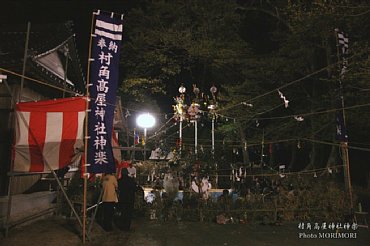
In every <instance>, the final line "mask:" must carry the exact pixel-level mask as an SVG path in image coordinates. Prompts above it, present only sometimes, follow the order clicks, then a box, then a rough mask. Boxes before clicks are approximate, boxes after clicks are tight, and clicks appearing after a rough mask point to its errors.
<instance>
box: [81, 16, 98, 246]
mask: <svg viewBox="0 0 370 246" xmlns="http://www.w3.org/2000/svg"><path fill="white" fill-rule="evenodd" d="M96 14H97V13H95V12H93V14H92V16H91V27H90V28H91V29H90V41H89V54H88V60H87V76H86V117H85V149H84V150H85V164H84V166H83V167H82V166H81V169H82V168H83V171H84V175H83V179H84V188H83V223H82V243H83V244H85V243H86V193H87V175H88V174H87V168H86V167H87V150H88V146H87V145H88V138H89V136H87V134H88V118H89V117H88V116H89V100H90V99H89V96H90V94H89V86H90V63H91V47H92V37H93V27H94V17H95V15H96ZM81 171H82V170H81Z"/></svg>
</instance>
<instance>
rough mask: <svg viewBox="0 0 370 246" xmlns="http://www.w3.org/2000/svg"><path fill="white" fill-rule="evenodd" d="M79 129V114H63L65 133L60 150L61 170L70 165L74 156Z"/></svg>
mask: <svg viewBox="0 0 370 246" xmlns="http://www.w3.org/2000/svg"><path fill="white" fill-rule="evenodd" d="M77 129H78V113H77V112H64V113H63V131H62V139H61V143H60V149H59V168H63V167H65V166H67V165H69V164H70V162H71V159H72V157H73V154H74V149H73V147H74V144H75V142H76V136H77Z"/></svg>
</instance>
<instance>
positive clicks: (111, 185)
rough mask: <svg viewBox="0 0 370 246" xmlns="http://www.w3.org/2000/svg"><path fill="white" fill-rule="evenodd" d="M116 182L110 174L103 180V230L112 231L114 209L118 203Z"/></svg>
mask: <svg viewBox="0 0 370 246" xmlns="http://www.w3.org/2000/svg"><path fill="white" fill-rule="evenodd" d="M117 188H118V182H117V179H116V177H115V176H114V175H113V174H112V173H108V174H106V175H105V176H104V178H103V196H102V202H103V229H104V230H106V231H112V230H113V215H114V208H115V206H116V203H117V202H118V198H117Z"/></svg>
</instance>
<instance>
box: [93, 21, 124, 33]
mask: <svg viewBox="0 0 370 246" xmlns="http://www.w3.org/2000/svg"><path fill="white" fill-rule="evenodd" d="M96 26H97V27H101V28H104V29H107V30H110V31H113V32H122V26H123V25H122V24H121V25H116V24H113V23H108V22H105V21H102V20H96Z"/></svg>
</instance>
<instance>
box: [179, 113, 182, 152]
mask: <svg viewBox="0 0 370 246" xmlns="http://www.w3.org/2000/svg"><path fill="white" fill-rule="evenodd" d="M179 139H180V140H179V141H180V146H179V153H180V158H181V151H182V116H180V126H179Z"/></svg>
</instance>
